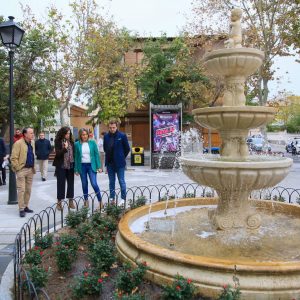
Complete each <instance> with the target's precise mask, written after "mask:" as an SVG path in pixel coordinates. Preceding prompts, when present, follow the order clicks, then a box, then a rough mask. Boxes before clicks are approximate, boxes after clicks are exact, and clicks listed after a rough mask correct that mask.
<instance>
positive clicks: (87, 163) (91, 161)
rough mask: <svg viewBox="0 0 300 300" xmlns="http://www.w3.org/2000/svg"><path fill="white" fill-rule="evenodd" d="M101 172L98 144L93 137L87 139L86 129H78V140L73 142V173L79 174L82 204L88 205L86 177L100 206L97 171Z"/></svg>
mask: <svg viewBox="0 0 300 300" xmlns="http://www.w3.org/2000/svg"><path fill="white" fill-rule="evenodd" d="M98 172H99V173H100V172H102V169H101V162H100V159H99V151H98V146H97V144H96V142H95V140H93V139H89V132H88V130H86V129H84V128H82V129H80V130H79V140H78V141H77V142H76V143H75V174H76V175H80V179H81V184H82V191H83V197H84V206H85V207H88V206H89V202H88V177H89V178H90V182H91V185H92V187H93V189H94V191H95V193H96V196H97V199H98V202H99V208H101V207H102V206H101V200H102V199H101V193H100V189H99V186H98V184H97V173H98Z"/></svg>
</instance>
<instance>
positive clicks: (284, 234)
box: [140, 207, 300, 261]
mask: <svg viewBox="0 0 300 300" xmlns="http://www.w3.org/2000/svg"><path fill="white" fill-rule="evenodd" d="M208 209H209V208H207V207H206V208H193V209H191V210H189V211H185V212H181V213H178V214H177V216H176V227H175V230H174V234H173V243H174V246H173V247H172V250H175V251H179V252H182V253H187V254H192V255H199V256H206V257H218V258H220V259H229V260H235V259H238V260H249V259H251V260H253V261H278V260H282V261H300V247H299V246H300V235H299V231H300V219H299V218H293V217H291V216H287V215H284V214H280V213H275V214H274V213H273V214H272V213H266V212H261V215H262V220H263V221H262V225H261V227H260V228H259V229H257V230H249V229H245V228H238V229H232V230H230V231H218V230H215V229H214V228H213V226H212V225H211V223H210V221H209V219H208V216H207V215H208ZM159 220H160V221H162V220H165V217H163V218H160V219H159V218H157V219H156V222H157V223H159ZM170 221H171V219H170ZM169 225H170V226H171V224H169ZM168 227H169V226H168ZM168 229H170V227H169V228H168ZM140 237H141V238H142V239H144V240H146V241H149V242H151V243H152V244H156V245H160V246H162V247H165V248H169V249H170V244H169V241H170V231H169V230H168V231H156V232H154V231H151V230H150V231H148V232H142V233H141V234H140Z"/></svg>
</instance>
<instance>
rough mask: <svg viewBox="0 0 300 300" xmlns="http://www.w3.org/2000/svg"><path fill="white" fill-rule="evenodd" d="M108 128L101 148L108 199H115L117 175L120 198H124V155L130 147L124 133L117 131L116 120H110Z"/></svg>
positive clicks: (125, 155)
mask: <svg viewBox="0 0 300 300" xmlns="http://www.w3.org/2000/svg"><path fill="white" fill-rule="evenodd" d="M108 130H109V132H108V133H106V134H105V135H104V139H103V148H104V152H105V165H106V168H107V173H108V179H109V193H110V199H112V200H115V196H116V193H115V186H116V175H117V176H118V180H119V184H120V188H121V198H122V199H123V200H125V199H126V183H125V167H126V157H127V155H128V154H129V152H130V147H129V144H128V139H127V136H126V134H125V133H123V132H120V131H118V121H116V120H111V121H110V122H109V125H108Z"/></svg>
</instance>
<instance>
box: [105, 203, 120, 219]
mask: <svg viewBox="0 0 300 300" xmlns="http://www.w3.org/2000/svg"><path fill="white" fill-rule="evenodd" d="M104 211H105V213H106V215H107V216H111V217H113V218H114V219H116V220H119V219H120V217H121V215H122V213H123V211H124V206H123V205H121V206H118V205H115V204H109V205H106V206H105V207H104Z"/></svg>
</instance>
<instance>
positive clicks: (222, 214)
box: [116, 9, 300, 300]
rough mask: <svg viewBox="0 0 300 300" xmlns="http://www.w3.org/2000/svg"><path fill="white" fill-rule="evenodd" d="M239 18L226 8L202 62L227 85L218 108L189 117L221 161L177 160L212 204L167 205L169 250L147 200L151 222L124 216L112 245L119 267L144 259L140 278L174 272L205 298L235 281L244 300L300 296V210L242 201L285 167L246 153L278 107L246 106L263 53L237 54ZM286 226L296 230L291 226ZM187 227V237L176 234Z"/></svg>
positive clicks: (167, 278)
mask: <svg viewBox="0 0 300 300" xmlns="http://www.w3.org/2000/svg"><path fill="white" fill-rule="evenodd" d="M241 14H242V12H241V10H239V9H234V10H233V11H232V15H231V31H230V35H229V39H228V40H227V41H226V42H225V45H226V47H227V48H226V49H219V50H215V51H211V52H209V53H207V54H206V55H205V56H204V63H205V66H206V68H207V70H208V71H209V72H211V73H212V74H214V75H221V76H223V78H224V81H225V85H226V88H225V93H224V105H223V106H222V107H210V108H202V109H196V110H194V111H193V114H194V116H195V120H196V121H197V122H198V123H199V124H200V125H201V126H204V127H207V128H211V129H215V130H217V131H219V133H220V135H221V138H222V145H221V151H220V156H208V157H205V158H203V157H201V156H202V155H200V154H199V155H196V156H195V155H194V156H187V157H182V158H181V164H182V168H183V171H184V172H185V173H186V174H187V175H188V176H189V177H190V178H191V179H193V180H194V181H195V182H197V183H199V184H201V185H205V186H210V187H212V188H214V189H215V190H216V191H217V194H218V198H192V199H179V200H174V201H170V202H169V204H168V210H170V211H171V210H172V209H173V210H175V209H177V210H178V212H179V213H176V215H177V217H178V220H180V222H181V223H182V224H180V222H179V224H177V225H176V228H177V235H178V236H176V234H175V235H174V239H173V237H172V241H171V242H170V243H169V242H168V240H170V234H169V233H156V232H151V228H150V230H149V228H147V226H146V225H145V224H146V223H147V222H146V221H147V220H148V221H149V219H150V218H151V217H155V214H157V215H160V216H161V217H160V219H159V220H164V219H165V220H167V218H166V216H164V212H166V205H165V203H162V202H159V203H154V204H153V201H152V205H151V211H152V213H151V215H149V214H148V212H149V211H150V209H149V207H148V206H143V207H140V208H138V209H135V210H133V211H130V212H128V213H127V214H126V215H125V216H124V217H123V218H122V219H121V221H120V223H119V232H118V234H117V237H116V245H117V249H118V251H119V254H120V257H121V258H122V259H123V260H126V261H129V262H130V263H132V264H135V263H136V262H142V261H147V263H148V265H149V271H148V272H147V276H148V278H149V279H150V280H152V281H154V282H156V283H158V284H166V283H170V282H171V281H172V280H173V279H174V276H176V274H181V275H183V276H185V277H187V278H190V279H192V280H193V282H194V283H195V285H196V287H197V288H198V290H199V291H200V292H201V294H202V295H206V296H209V297H212V298H213V299H215V298H217V297H218V295H219V294H220V292H221V290H222V286H223V285H224V284H228V283H231V284H232V278H233V276H234V278H238V279H239V286H240V289H241V292H242V299H247V300H257V299H262V300H271V299H272V300H277V299H278V300H279V299H281V300H285V299H286V300H291V299H293V298H295V299H300V250H299V253H298V250H297V249H299V248H300V239H296V238H294V237H296V236H298V234H297V232H299V231H300V206H296V205H291V204H285V203H278V202H273V201H262V200H249V199H248V198H249V195H250V193H251V191H253V190H257V189H263V188H267V187H270V186H274V185H276V184H277V183H279V182H280V181H281V180H282V179H283V178H284V177H285V176H286V175H287V173H288V171H289V168H290V166H291V165H292V160H291V159H289V158H282V157H272V156H269V157H268V156H265V157H264V156H255V155H253V156H249V153H248V147H247V144H246V138H247V135H248V131H249V129H251V128H256V127H259V126H262V125H265V124H267V123H268V122H270V121H271V120H272V119H273V117H274V114H275V109H274V108H270V107H259V106H256V107H251V106H246V105H245V102H246V99H245V95H244V84H245V80H246V78H247V77H248V76H250V75H251V74H252V73H254V72H255V71H256V70H257V69H258V68H259V67H260V65H261V64H262V62H263V59H264V54H263V52H261V51H259V50H257V49H252V48H244V47H242V45H241V43H242V35H241V24H240V20H241ZM152 200H153V199H152ZM180 209H181V211H184V210H185V211H186V210H188V209H190V210H191V213H190V214H189V212H187V215H183V217H182V216H180V214H185V213H186V212H184V213H182V212H181V213H180ZM197 209H198V210H197ZM168 214H169V212H168ZM157 215H156V216H157ZM205 218H206V219H205ZM278 219H279V220H281V221H282V223H279V221H277V220H278ZM184 223H186V224H187V226H185V225H184ZM141 224H142V225H141ZM148 224H149V222H148ZM293 224H296V227H295V228H293V229H291V228H292V226H293ZM180 226H181V227H180ZM184 226H185V227H186V228H185V230H186V231H185V232H181V228H183V227H184ZM193 226H194V227H193ZM297 226H298V227H297ZM178 228H179V229H178ZM207 228H208V229H207ZM279 229H280V230H279ZM205 230H206V232H205ZM208 231H210V232H208ZM143 232H144V233H143ZM194 232H195V233H194ZM207 233H209V234H212V235H211V236H210V235H207ZM279 238H280V241H279V242H278V241H277V240H278V239H279ZM180 239H181V241H183V242H182V244H183V245H179V241H180ZM264 239H265V241H264ZM168 243H169V244H168ZM231 244H233V246H232V245H231ZM240 244H241V245H240ZM203 245H204V246H203ZM206 245H207V246H206ZM223 247H224V248H223ZM281 247H282V248H281ZM198 248H199V251H198ZM225 248H226V249H225ZM274 249H275V250H276V249H277V250H279V251H277V252H276V251H275V252H273V250H274ZM290 250H293V251H292V252H291V251H290ZM225 252H226V253H225ZM224 253H225V254H224Z"/></svg>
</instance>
